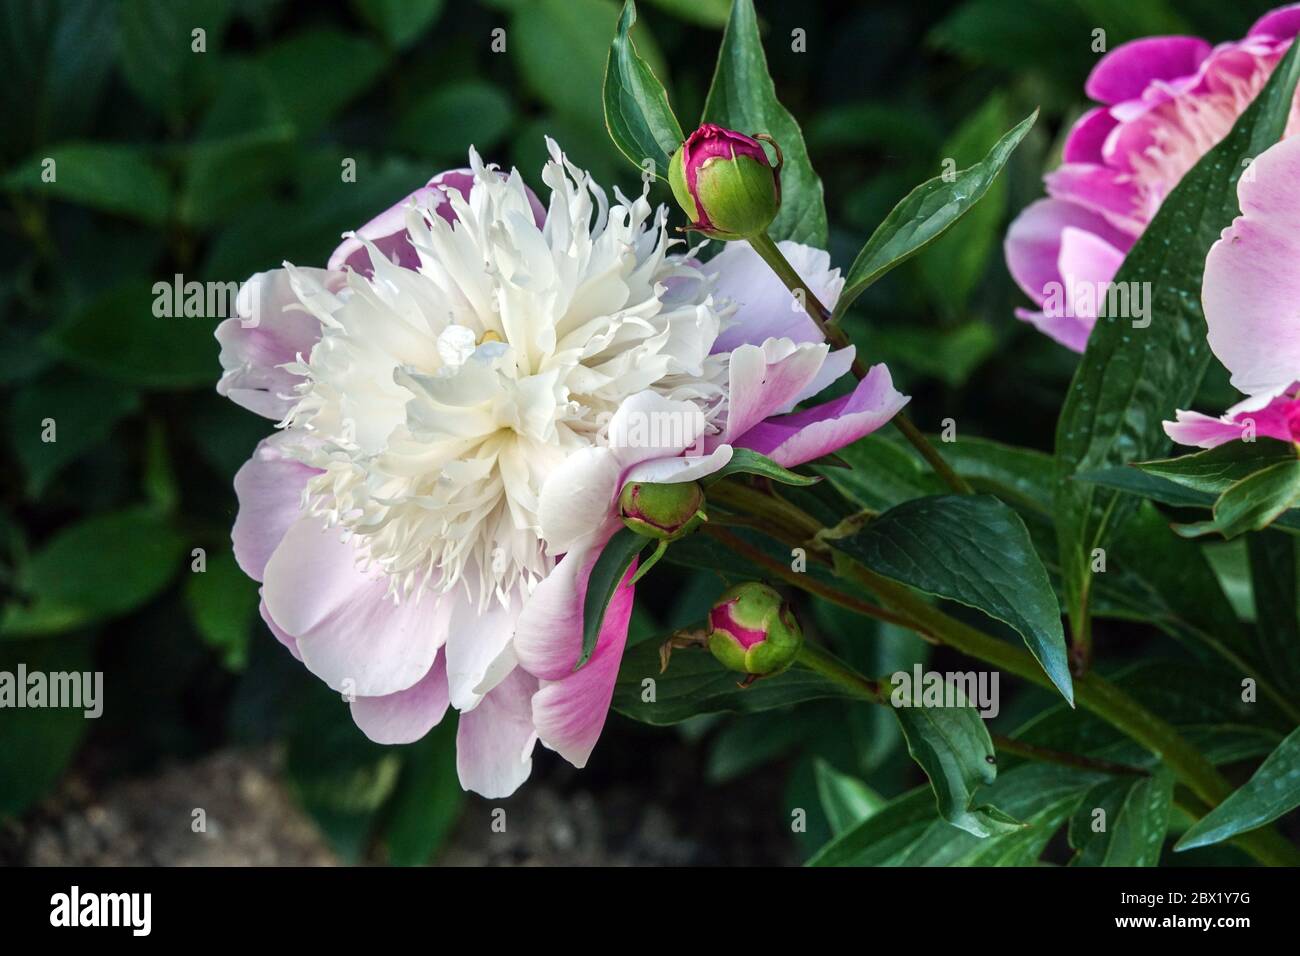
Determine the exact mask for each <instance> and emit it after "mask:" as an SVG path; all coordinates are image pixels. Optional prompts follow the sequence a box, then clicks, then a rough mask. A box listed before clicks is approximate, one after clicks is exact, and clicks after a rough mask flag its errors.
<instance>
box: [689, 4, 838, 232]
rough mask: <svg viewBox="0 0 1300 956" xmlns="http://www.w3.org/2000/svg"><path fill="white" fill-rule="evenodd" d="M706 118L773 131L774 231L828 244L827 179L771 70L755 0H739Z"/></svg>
mask: <svg viewBox="0 0 1300 956" xmlns="http://www.w3.org/2000/svg"><path fill="white" fill-rule="evenodd" d="M703 121H704V122H706V123H717V124H718V125H719V126H725V127H727V128H728V129H734V130H736V131H738V132H741V133H744V134H746V135H749V136H752V135H754V134H755V133H767V134H768V135H770V136H771V137H772V138H773V139H774V140H775V141H776V143H777V145H778V146H780V147H781V153H782V155H783V156H784V158H785V165H784V166H783V167H782V168H781V211H780V212H779V213H778V214H777V217H776V219H775V220H774V221H773V223H772V225H771V226H769V227H768V230H767V232H768V235H770V236H771V237H772V238H773V239H775V240H776V241H778V242H779V241H781V240H783V239H793V240H794V241H795V242H802V243H804V244H806V245H810V246H816V247H817V248H819V249H824V248H826V245H827V226H826V203H825V200H824V198H823V196H822V181H821V180H820V179H819V178H818V177H817V173H816V172H814V171H813V168H812V161H811V160H810V159H809V158H808V147H807V146H806V145H805V144H804V140H803V131H802V130H800V128H799V124H798V122H796V121H795V118H794V117H793V116H792V115H791V114H790V111H789V110H787V109H786V108H785V107H784V106H782V105H781V101H780V100H778V99H777V98H776V87H775V86H774V85H773V83H772V77H771V76H770V75H769V74H768V72H767V58H766V57H765V56H764V55H763V42H762V39H761V38H760V37H759V34H758V17H757V16H756V15H755V14H754V3H753V0H734V2H733V3H732V5H731V17H730V19H728V21H727V27H726V30H725V31H723V34H722V49H721V50H720V51H719V52H718V65H717V68H716V69H715V70H714V73H713V84H712V85H711V86H710V87H709V96H708V99H707V100H706V101H705V103H704V117H703Z"/></svg>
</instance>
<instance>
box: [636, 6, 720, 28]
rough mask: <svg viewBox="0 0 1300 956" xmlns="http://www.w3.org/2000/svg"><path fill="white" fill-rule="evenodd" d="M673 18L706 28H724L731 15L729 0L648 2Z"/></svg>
mask: <svg viewBox="0 0 1300 956" xmlns="http://www.w3.org/2000/svg"><path fill="white" fill-rule="evenodd" d="M650 2H651V3H653V4H654V5H655V6H657V7H659V8H660V9H663V10H667V11H668V12H669V13H671V14H672V15H673V16H675V17H681V18H682V19H683V20H690V21H691V22H693V23H699V24H702V25H703V26H706V27H721V26H725V25H726V22H727V18H728V17H729V16H730V15H731V0H650Z"/></svg>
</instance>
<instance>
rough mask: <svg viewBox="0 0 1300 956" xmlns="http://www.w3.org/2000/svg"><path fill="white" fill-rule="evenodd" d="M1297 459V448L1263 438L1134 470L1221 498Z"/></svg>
mask: <svg viewBox="0 0 1300 956" xmlns="http://www.w3.org/2000/svg"><path fill="white" fill-rule="evenodd" d="M1295 460H1296V450H1295V446H1294V445H1290V444H1287V443H1286V442H1281V441H1276V440H1274V439H1272V438H1263V439H1260V440H1258V441H1249V442H1248V441H1230V442H1225V443H1224V444H1222V445H1219V446H1218V447H1217V448H1209V449H1206V450H1205V451H1198V452H1196V453H1195V454H1192V455H1183V456H1181V457H1179V458H1162V459H1160V460H1158V461H1142V462H1137V463H1136V464H1135V465H1134V466H1133V467H1135V468H1139V469H1141V470H1142V471H1144V472H1146V473H1147V474H1148V475H1155V476H1156V477H1157V478H1164V479H1166V480H1168V481H1172V482H1174V483H1175V484H1178V485H1182V486H1183V487H1185V488H1190V489H1192V490H1193V491H1199V492H1202V493H1204V494H1207V495H1221V494H1223V493H1224V492H1225V491H1227V490H1228V488H1229V487H1230V486H1232V485H1234V484H1236V483H1237V482H1239V481H1241V480H1242V479H1243V478H1248V477H1250V476H1251V475H1253V474H1255V472H1257V471H1263V470H1264V469H1265V468H1268V467H1269V466H1270V465H1277V464H1281V463H1283V462H1287V461H1295Z"/></svg>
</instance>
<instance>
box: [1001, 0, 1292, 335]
mask: <svg viewBox="0 0 1300 956" xmlns="http://www.w3.org/2000/svg"><path fill="white" fill-rule="evenodd" d="M1297 31H1300V4H1293V5H1291V6H1286V7H1281V8H1279V9H1277V10H1274V11H1273V12H1272V13H1269V14H1266V15H1265V16H1264V17H1262V18H1260V19H1259V20H1258V21H1257V22H1256V23H1255V25H1254V26H1253V27H1251V29H1250V32H1249V33H1247V35H1246V38H1245V39H1243V40H1239V41H1235V42H1231V43H1223V44H1220V45H1219V46H1217V47H1211V46H1210V44H1208V43H1206V42H1205V41H1204V40H1200V39H1197V38H1196V37H1181V36H1170V37H1148V38H1146V39H1142V40H1134V41H1133V42H1131V43H1126V44H1124V45H1122V46H1119V47H1116V48H1115V49H1114V50H1112V51H1110V52H1109V53H1107V54H1106V55H1105V56H1104V57H1103V58H1102V59H1101V61H1100V62H1099V63H1098V64H1097V66H1096V67H1095V68H1094V69H1093V71H1092V73H1091V75H1090V76H1089V77H1088V81H1087V84H1086V85H1085V87H1084V89H1085V92H1086V93H1087V94H1088V96H1089V97H1091V98H1092V99H1093V100H1095V101H1097V102H1098V103H1100V104H1101V105H1100V106H1097V107H1095V108H1093V109H1091V110H1089V111H1088V112H1087V113H1085V114H1084V115H1083V116H1082V117H1080V119H1079V120H1078V122H1076V123H1075V124H1074V127H1073V128H1072V129H1071V130H1070V133H1069V136H1068V137H1067V139H1066V141H1065V147H1064V151H1063V155H1062V160H1063V162H1062V164H1061V165H1060V166H1059V167H1057V168H1056V169H1055V170H1053V171H1052V172H1050V173H1048V174H1047V175H1046V177H1045V182H1046V185H1047V193H1048V197H1049V198H1047V199H1040V200H1038V201H1037V202H1035V203H1032V204H1031V205H1030V206H1029V207H1028V208H1026V209H1025V210H1024V211H1023V212H1022V213H1021V214H1020V216H1019V217H1018V218H1017V219H1016V220H1015V222H1013V223H1012V224H1011V228H1010V230H1009V231H1008V232H1007V237H1006V243H1005V252H1006V258H1007V266H1008V268H1009V269H1010V272H1011V275H1012V277H1013V278H1014V279H1015V280H1016V282H1017V283H1018V284H1019V286H1020V287H1021V289H1023V290H1024V292H1025V294H1026V295H1028V296H1029V297H1030V298H1031V299H1033V301H1034V303H1035V305H1036V306H1037V307H1038V308H1037V309H1036V310H1030V309H1017V310H1016V316H1017V317H1018V318H1021V319H1023V320H1024V321H1026V322H1029V323H1031V324H1032V325H1034V326H1035V327H1036V328H1038V329H1039V330H1040V331H1041V332H1044V333H1045V334H1047V335H1049V336H1051V337H1052V338H1053V339H1055V340H1056V341H1058V342H1060V343H1061V344H1062V345H1065V346H1066V347H1067V348H1070V349H1073V350H1074V351H1076V352H1082V351H1083V349H1084V346H1085V345H1086V343H1087V341H1088V333H1089V332H1091V331H1092V327H1093V325H1094V324H1095V323H1096V320H1097V303H1098V302H1100V301H1103V300H1104V298H1105V297H1104V295H1103V294H1100V292H1101V290H1104V289H1105V287H1106V286H1107V285H1108V284H1109V282H1110V281H1111V279H1113V278H1114V276H1115V273H1116V271H1117V270H1118V269H1119V266H1120V263H1122V262H1123V261H1124V256H1125V255H1126V254H1127V252H1128V250H1129V249H1130V247H1132V245H1133V243H1134V241H1135V240H1136V239H1137V237H1138V236H1140V235H1142V232H1143V230H1145V229H1146V227H1147V224H1148V223H1149V222H1150V221H1151V219H1152V217H1154V216H1155V214H1156V211H1157V210H1158V209H1159V208H1160V204H1161V203H1162V202H1164V199H1165V197H1166V196H1168V195H1169V193H1170V191H1171V190H1172V189H1173V188H1174V187H1175V186H1176V185H1178V182H1179V181H1180V180H1181V179H1182V178H1183V176H1184V175H1185V174H1186V173H1187V172H1188V171H1189V170H1190V169H1191V168H1192V167H1193V166H1194V165H1196V162H1197V161H1198V160H1199V159H1200V158H1201V157H1202V156H1203V155H1205V153H1206V152H1207V151H1209V150H1210V149H1211V148H1212V147H1213V146H1214V145H1216V144H1217V143H1218V142H1219V141H1220V140H1221V139H1223V137H1224V136H1225V135H1226V134H1227V133H1228V131H1229V130H1230V129H1232V126H1233V124H1234V123H1235V122H1236V120H1237V117H1239V116H1240V115H1241V113H1242V112H1243V111H1244V110H1245V109H1246V107H1247V106H1249V105H1250V102H1251V100H1253V99H1254V97H1255V95H1256V94H1257V93H1258V92H1259V91H1260V89H1262V88H1263V86H1264V84H1265V82H1267V80H1268V77H1269V75H1270V74H1271V73H1272V71H1273V68H1274V67H1275V66H1276V65H1277V62H1278V60H1280V59H1281V57H1282V55H1283V54H1284V53H1285V52H1286V50H1287V48H1288V47H1289V46H1290V45H1291V40H1292V38H1294V37H1295V35H1296V33H1297ZM1298 122H1300V112H1297V111H1296V110H1295V109H1293V111H1292V115H1291V120H1290V122H1289V123H1288V127H1287V135H1290V134H1291V133H1293V132H1294V131H1295V129H1296V128H1297V123H1298ZM1081 286H1087V287H1089V288H1090V289H1091V290H1092V293H1091V294H1089V295H1083V296H1079V295H1075V294H1074V292H1075V290H1078V289H1079V288H1080V287H1081Z"/></svg>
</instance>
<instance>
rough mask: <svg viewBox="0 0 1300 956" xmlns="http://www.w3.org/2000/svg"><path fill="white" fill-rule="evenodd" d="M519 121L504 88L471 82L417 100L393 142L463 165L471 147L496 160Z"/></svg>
mask: <svg viewBox="0 0 1300 956" xmlns="http://www.w3.org/2000/svg"><path fill="white" fill-rule="evenodd" d="M513 122H514V105H513V104H512V103H511V101H510V98H509V97H508V96H507V95H506V94H505V93H504V92H502V90H501V89H500V88H498V87H496V86H493V85H491V84H490V83H482V82H479V81H477V80H468V81H466V82H463V83H453V84H451V85H450V86H444V87H441V88H439V89H436V90H433V91H431V92H429V93H427V94H425V95H423V96H421V97H420V98H419V99H417V100H416V101H415V102H414V103H413V104H412V105H411V106H410V108H409V109H407V110H406V111H405V112H403V113H402V118H401V121H400V122H399V123H398V124H397V130H396V132H395V134H394V137H393V139H394V142H395V143H397V145H399V146H402V147H405V148H406V149H409V150H411V151H412V152H414V153H416V154H417V155H420V156H429V157H432V158H435V159H438V160H442V161H446V162H456V163H458V164H463V163H464V162H465V155H466V152H467V150H468V147H469V146H470V145H473V146H474V147H475V148H477V149H478V151H479V152H480V153H482V154H484V155H490V154H491V150H492V149H493V148H494V147H495V146H496V145H497V144H498V143H500V142H501V140H502V139H503V138H504V137H505V135H506V134H507V133H508V132H510V127H511V124H512V123H513ZM453 131H454V134H455V135H451V134H452V133H453Z"/></svg>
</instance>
